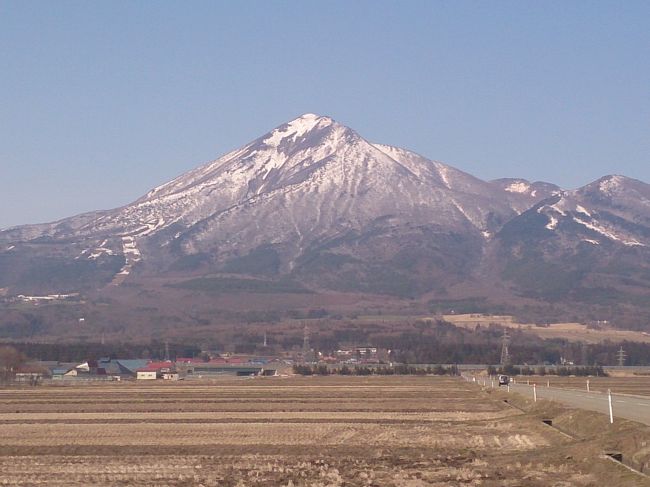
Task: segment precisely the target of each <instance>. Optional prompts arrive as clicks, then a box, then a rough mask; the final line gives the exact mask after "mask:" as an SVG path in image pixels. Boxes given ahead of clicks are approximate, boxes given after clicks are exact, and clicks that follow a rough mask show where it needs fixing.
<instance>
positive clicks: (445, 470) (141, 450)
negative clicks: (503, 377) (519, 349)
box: [0, 377, 644, 487]
mask: <svg viewBox="0 0 650 487" xmlns="http://www.w3.org/2000/svg"><path fill="white" fill-rule="evenodd" d="M0 438H2V441H1V442H0V485H12V486H14V485H22V486H27V485H30V486H31V485H58V486H86V485H123V486H124V485H129V486H153V485H156V486H158V485H173V486H200V485H202V486H248V485H251V486H269V487H270V486H323V487H324V486H350V487H354V486H403V487H424V486H456V485H458V486H460V485H463V486H466V485H472V486H488V487H496V486H499V487H505V486H512V487H514V486H533V487H535V486H539V487H541V486H544V487H547V486H558V487H559V486H591V485H594V486H595V485H603V484H602V483H600V482H602V481H603V479H606V480H608V482H609V485H630V486H631V485H644V484H642V483H638V478H635V477H630V478H627V477H625V475H624V471H623V472H622V471H619V470H617V469H616V468H612V467H611V465H610V464H609V462H607V461H605V460H603V459H600V458H599V457H598V456H594V455H593V454H592V453H589V454H588V456H585V458H581V457H580V456H579V455H576V453H575V447H576V443H575V441H574V440H571V439H570V438H568V437H566V436H565V435H562V434H560V433H559V432H557V431H556V430H553V429H552V428H549V427H547V426H545V425H544V424H542V423H541V421H539V418H537V417H536V416H535V415H534V414H527V413H524V412H523V411H521V410H520V409H517V408H513V407H511V406H509V405H508V404H505V403H504V402H503V400H502V398H500V397H499V394H498V393H495V392H491V391H481V389H480V387H478V386H477V385H476V384H469V383H466V382H464V381H462V380H460V379H457V378H441V377H370V378H363V377H313V378H287V379H283V378H259V379H253V380H250V379H246V380H243V379H242V380H224V381H215V382H198V381H197V382H190V381H186V382H177V383H160V382H157V383H155V384H151V383H148V384H142V383H136V382H130V383H127V382H124V383H113V384H101V385H92V384H89V385H65V386H63V385H62V386H54V385H52V386H42V387H39V388H33V389H4V390H0ZM583 450H584V451H586V450H585V449H584V448H583V447H581V448H580V450H579V451H583ZM585 455H587V453H585Z"/></svg>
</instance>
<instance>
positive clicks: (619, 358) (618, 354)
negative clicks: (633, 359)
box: [616, 347, 627, 367]
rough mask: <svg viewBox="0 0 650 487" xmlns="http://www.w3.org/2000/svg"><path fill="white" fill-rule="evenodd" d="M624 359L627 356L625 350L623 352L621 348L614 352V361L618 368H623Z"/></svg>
mask: <svg viewBox="0 0 650 487" xmlns="http://www.w3.org/2000/svg"><path fill="white" fill-rule="evenodd" d="M626 358H627V354H626V353H625V350H623V347H621V348H619V350H618V352H616V360H617V362H618V366H619V367H623V366H624V365H625V359H626Z"/></svg>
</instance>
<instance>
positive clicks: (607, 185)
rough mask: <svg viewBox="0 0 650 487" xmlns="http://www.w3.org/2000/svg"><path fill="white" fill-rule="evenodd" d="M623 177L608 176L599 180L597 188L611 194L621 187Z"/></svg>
mask: <svg viewBox="0 0 650 487" xmlns="http://www.w3.org/2000/svg"><path fill="white" fill-rule="evenodd" d="M622 183H623V178H622V177H621V176H610V177H609V178H607V179H603V180H602V181H601V182H600V185H599V189H600V191H602V192H603V193H605V194H608V195H611V194H612V193H614V192H615V191H616V190H617V189H619V188H620V187H621V184H622Z"/></svg>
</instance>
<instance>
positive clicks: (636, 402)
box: [487, 382, 650, 425]
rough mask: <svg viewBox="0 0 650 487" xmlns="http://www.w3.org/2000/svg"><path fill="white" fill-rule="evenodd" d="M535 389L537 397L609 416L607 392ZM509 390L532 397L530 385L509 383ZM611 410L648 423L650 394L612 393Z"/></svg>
mask: <svg viewBox="0 0 650 487" xmlns="http://www.w3.org/2000/svg"><path fill="white" fill-rule="evenodd" d="M487 385H488V386H489V385H490V383H489V382H488V383H487ZM501 389H504V388H503V387H502V388H501ZM536 389H537V399H550V400H554V401H558V402H561V403H564V404H567V405H569V406H572V407H576V408H581V409H587V410H589V411H596V412H599V413H603V414H606V415H608V416H609V406H608V403H607V393H602V392H593V391H592V392H587V391H576V390H571V389H557V388H554V387H546V385H544V384H542V385H538V386H537V388H536ZM510 391H511V392H517V393H519V394H522V395H524V396H526V397H529V398H532V397H533V386H532V385H526V384H511V385H510ZM612 410H613V412H614V418H626V419H630V420H632V421H638V422H639V423H643V424H648V425H650V396H632V395H627V394H625V395H619V394H612Z"/></svg>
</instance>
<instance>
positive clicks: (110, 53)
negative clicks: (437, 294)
mask: <svg viewBox="0 0 650 487" xmlns="http://www.w3.org/2000/svg"><path fill="white" fill-rule="evenodd" d="M649 21H650V2H647V1H645V0H643V1H634V0H626V1H625V2H612V1H598V0H592V1H589V2H584V1H583V2H579V1H570V0H561V1H551V0H545V1H543V2H532V1H524V2H521V1H499V2H479V1H417V0H412V1H408V2H398V1H379V0H372V1H371V0H359V1H354V2H350V1H332V0H328V1H327V2H315V1H307V2H305V1H273V2H265V1H236V2H226V1H223V2H215V1H196V0H195V1H191V2H183V1H180V0H179V1H160V2H154V1H140V2H132V1H110V2H87V1H68V0H59V1H56V2H50V1H25V2H23V1H19V0H14V1H7V0H0V73H1V74H0V228H5V227H8V226H12V225H18V224H23V223H37V222H46V221H52V220H55V219H59V218H63V217H66V216H72V215H73V214H77V213H81V212H84V211H90V210H95V209H109V208H114V207H118V206H121V205H124V204H127V203H129V202H130V201H133V200H134V199H136V198H138V197H139V196H141V195H143V194H144V193H146V192H147V191H148V190H149V189H151V188H152V187H154V186H157V185H159V184H161V183H163V182H165V181H167V180H169V179H171V178H173V177H175V176H177V175H179V174H181V173H183V172H185V171H187V170H189V169H192V168H193V167H196V166H198V165H200V164H202V163H204V162H207V161H209V160H213V159H216V158H217V157H218V156H220V155H222V154H224V153H226V152H228V151H230V150H232V149H235V148H237V147H239V146H241V145H243V144H245V143H247V142H249V141H251V140H253V139H255V138H257V137H258V136H260V135H262V134H264V133H265V132H267V131H269V130H271V129H272V128H274V127H275V126H277V125H279V124H281V123H283V122H285V121H288V120H290V119H293V118H295V117H297V116H299V115H300V114H302V113H306V112H313V113H317V114H321V115H329V116H331V117H333V118H334V119H336V120H338V121H340V122H342V123H344V124H345V125H348V126H350V127H352V128H354V129H355V130H356V131H358V132H359V133H360V134H361V135H362V136H364V137H365V138H367V139H369V140H371V141H376V142H381V143H386V144H392V145H397V146H400V147H404V148H408V149H411V150H414V151H416V152H419V153H420V154H422V155H424V156H426V157H429V158H431V159H436V160H440V161H443V162H445V163H447V164H450V165H452V166H455V167H457V168H459V169H462V170H464V171H467V172H469V173H471V174H473V175H475V176H477V177H480V178H482V179H494V178H499V177H523V178H526V179H529V180H545V181H550V182H554V183H556V184H559V185H561V186H562V187H564V188H567V189H569V188H574V187H578V186H582V185H584V184H586V183H589V182H591V181H593V180H594V179H597V178H599V177H601V176H603V175H606V174H624V175H627V176H630V177H634V178H637V179H641V180H643V181H645V182H650V29H648V22H649Z"/></svg>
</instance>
